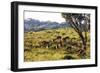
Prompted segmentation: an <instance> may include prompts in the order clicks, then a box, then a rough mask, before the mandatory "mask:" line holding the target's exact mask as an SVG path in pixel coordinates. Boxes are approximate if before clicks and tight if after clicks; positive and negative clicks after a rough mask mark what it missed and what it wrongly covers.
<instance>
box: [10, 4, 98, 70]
mask: <svg viewBox="0 0 100 73" xmlns="http://www.w3.org/2000/svg"><path fill="white" fill-rule="evenodd" d="M11 14H12V16H11V20H12V23H11V32H12V34H11V37H12V39H11V70H12V71H30V70H46V69H62V68H77V67H92V66H97V7H96V6H81V5H63V4H49V3H48V4H47V3H31V2H12V9H11Z"/></svg>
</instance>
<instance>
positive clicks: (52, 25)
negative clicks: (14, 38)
mask: <svg viewBox="0 0 100 73" xmlns="http://www.w3.org/2000/svg"><path fill="white" fill-rule="evenodd" d="M65 27H69V25H68V23H66V22H62V23H58V22H51V21H39V20H36V19H31V18H30V19H27V20H24V31H25V32H26V31H41V30H46V29H57V28H65Z"/></svg>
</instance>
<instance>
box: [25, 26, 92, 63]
mask: <svg viewBox="0 0 100 73" xmlns="http://www.w3.org/2000/svg"><path fill="white" fill-rule="evenodd" d="M83 33H84V32H83ZM87 33H88V34H87V35H88V37H87V45H86V47H87V49H86V57H85V59H89V58H90V32H87ZM81 48H82V41H81V40H80V37H79V36H78V34H77V33H76V32H75V31H74V29H72V28H59V29H51V30H43V31H37V32H34V31H30V32H24V61H25V62H32V61H48V60H49V61H50V60H72V59H73V60H75V59H84V58H83V57H82V56H81V55H78V50H80V49H81Z"/></svg>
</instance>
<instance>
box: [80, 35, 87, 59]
mask: <svg viewBox="0 0 100 73" xmlns="http://www.w3.org/2000/svg"><path fill="white" fill-rule="evenodd" d="M80 38H81V41H82V48H81V49H80V50H79V54H78V55H80V56H81V57H82V58H85V56H86V40H85V38H84V37H83V35H82V34H81V35H80Z"/></svg>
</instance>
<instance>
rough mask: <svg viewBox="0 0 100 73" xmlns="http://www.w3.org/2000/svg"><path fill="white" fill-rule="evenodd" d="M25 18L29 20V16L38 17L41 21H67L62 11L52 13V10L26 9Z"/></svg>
mask: <svg viewBox="0 0 100 73" xmlns="http://www.w3.org/2000/svg"><path fill="white" fill-rule="evenodd" d="M24 18H25V19H26V20H28V19H29V18H32V19H37V20H40V21H52V22H58V23H61V22H65V19H64V18H62V16H61V13H51V12H29V11H25V13H24Z"/></svg>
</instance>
